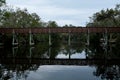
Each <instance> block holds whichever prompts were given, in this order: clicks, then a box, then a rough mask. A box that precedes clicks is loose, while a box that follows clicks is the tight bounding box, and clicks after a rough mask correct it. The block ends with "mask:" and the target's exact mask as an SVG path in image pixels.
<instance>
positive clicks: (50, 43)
mask: <svg viewBox="0 0 120 80" xmlns="http://www.w3.org/2000/svg"><path fill="white" fill-rule="evenodd" d="M51 45H52V42H51V31H50V29H49V46H51Z"/></svg>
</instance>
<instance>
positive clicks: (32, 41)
mask: <svg viewBox="0 0 120 80" xmlns="http://www.w3.org/2000/svg"><path fill="white" fill-rule="evenodd" d="M29 45H34V40H33V35H32V33H31V29H29Z"/></svg>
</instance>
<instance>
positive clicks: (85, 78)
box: [27, 65, 100, 80]
mask: <svg viewBox="0 0 120 80" xmlns="http://www.w3.org/2000/svg"><path fill="white" fill-rule="evenodd" d="M93 71H95V68H94V67H89V66H62V65H44V66H40V67H39V68H38V70H37V71H35V72H34V71H31V72H30V74H29V75H28V78H27V79H28V80H100V79H98V78H97V77H95V76H93Z"/></svg>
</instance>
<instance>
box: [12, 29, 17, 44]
mask: <svg viewBox="0 0 120 80" xmlns="http://www.w3.org/2000/svg"><path fill="white" fill-rule="evenodd" d="M12 36H13V39H12V45H13V46H14V45H18V40H17V36H16V34H15V31H14V29H13V32H12Z"/></svg>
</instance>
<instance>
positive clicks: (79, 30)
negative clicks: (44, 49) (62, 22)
mask: <svg viewBox="0 0 120 80" xmlns="http://www.w3.org/2000/svg"><path fill="white" fill-rule="evenodd" d="M13 31H14V32H15V33H30V32H31V33H35V34H37V33H39V34H40V33H86V32H88V31H89V32H90V33H103V32H106V31H107V32H108V33H118V32H120V27H104V28H103V27H89V28H88V27H57V28H48V27H44V28H43V27H41V28H0V33H7V34H9V33H13Z"/></svg>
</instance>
